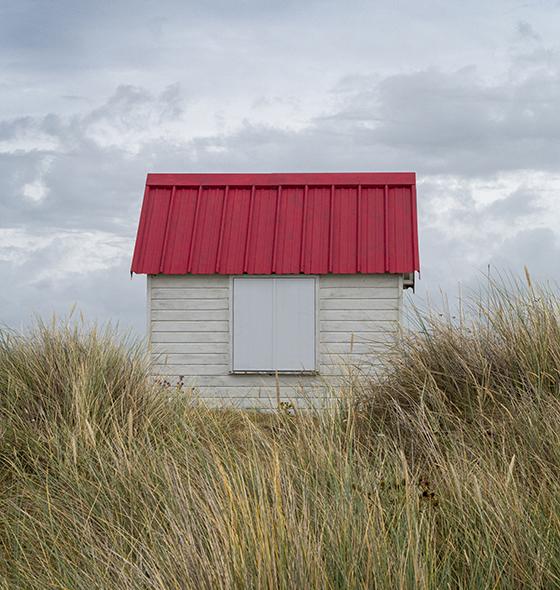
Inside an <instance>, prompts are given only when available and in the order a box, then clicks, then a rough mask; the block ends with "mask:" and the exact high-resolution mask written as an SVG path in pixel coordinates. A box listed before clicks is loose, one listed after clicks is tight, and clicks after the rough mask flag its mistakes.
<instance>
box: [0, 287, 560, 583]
mask: <svg viewBox="0 0 560 590" xmlns="http://www.w3.org/2000/svg"><path fill="white" fill-rule="evenodd" d="M483 301H484V304H483V305H480V304H477V302H476V301H475V302H474V303H473V305H474V306H475V309H474V311H473V313H472V314H471V320H470V321H468V322H467V321H459V322H456V321H452V320H451V319H449V318H448V317H439V316H437V315H431V314H429V313H428V314H420V315H419V316H418V322H419V329H418V330H417V331H414V332H412V333H410V334H407V335H405V336H404V337H403V339H402V342H401V343H400V345H399V349H398V351H397V352H396V354H395V355H394V356H393V357H392V358H391V362H390V364H389V366H388V373H387V374H386V375H385V376H384V377H383V378H382V379H379V380H377V381H376V382H371V381H370V382H359V383H356V384H355V385H354V391H353V395H352V396H350V397H349V398H346V399H344V400H341V402H340V404H339V405H338V406H337V407H335V408H332V409H330V410H329V411H326V412H323V413H321V412H316V413H300V412H298V411H296V413H295V415H289V414H287V413H285V412H281V411H279V412H277V413H275V414H266V415H261V414H256V413H250V412H240V411H228V410H223V411H218V410H213V411H211V410H209V409H206V408H205V407H203V406H202V405H199V404H197V403H196V402H195V401H194V399H193V398H192V396H190V394H189V392H178V391H176V390H174V389H170V388H162V387H160V386H158V385H156V384H153V383H152V382H151V381H150V380H149V378H148V370H149V369H148V366H147V363H146V360H145V358H144V355H143V353H142V349H141V348H140V347H134V346H132V347H131V346H130V345H129V344H128V343H126V342H122V341H120V340H119V339H118V338H117V336H116V335H115V334H114V333H112V332H111V331H103V332H98V331H95V330H90V331H80V330H79V329H77V328H74V327H71V326H68V325H60V324H58V325H54V326H53V325H41V324H40V325H39V326H37V328H36V329H35V331H34V332H33V333H31V334H27V335H25V336H22V335H15V334H4V335H3V337H2V339H1V340H0V587H2V588H5V589H8V588H10V589H12V588H22V589H41V590H43V589H49V588H53V589H54V588H56V589H62V588H65V589H88V590H91V589H97V588H99V589H101V588H119V589H124V590H126V589H133V588H134V589H146V590H147V589H162V590H163V589H187V588H193V589H199V588H200V589H204V588H208V589H210V588H212V589H213V588H290V589H291V588H327V589H335V588H341V589H342V588H391V589H392V588H420V589H422V588H453V589H454V588H553V587H558V586H560V522H559V519H560V478H559V476H560V393H559V386H560V304H559V302H558V300H557V299H556V298H555V296H554V295H553V294H552V293H549V292H546V291H545V290H543V289H540V288H537V287H533V286H529V287H523V288H521V287H520V288H517V289H514V290H513V291H512V289H508V290H505V289H503V288H502V287H498V286H494V287H493V288H492V290H491V293H490V297H489V298H488V299H487V298H486V297H485V298H484V299H483ZM477 305H478V307H476V306H477Z"/></svg>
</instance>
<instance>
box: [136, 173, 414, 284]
mask: <svg viewBox="0 0 560 590" xmlns="http://www.w3.org/2000/svg"><path fill="white" fill-rule="evenodd" d="M415 182H416V179H415V175H414V174H412V173H348V174H346V173H336V174H149V175H148V179H147V182H146V191H145V194H144V202H143V205H142V212H141V215H140V222H139V226H138V234H137V238H136V245H135V249H134V257H133V261H132V269H131V270H132V272H135V273H147V274H159V273H163V274H185V273H193V274H213V273H220V274H243V273H248V274H298V273H304V274H326V273H336V274H353V273H384V272H392V273H408V272H413V271H415V270H419V259H418V229H417V220H416V186H415Z"/></svg>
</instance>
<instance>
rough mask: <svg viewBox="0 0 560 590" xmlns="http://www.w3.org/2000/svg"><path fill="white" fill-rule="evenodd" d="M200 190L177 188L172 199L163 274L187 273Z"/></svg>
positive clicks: (162, 268)
mask: <svg viewBox="0 0 560 590" xmlns="http://www.w3.org/2000/svg"><path fill="white" fill-rule="evenodd" d="M197 197H198V189H196V188H177V189H175V192H174V193H173V195H172V198H171V207H170V210H169V215H168V220H167V230H166V236H167V241H166V243H165V251H164V253H163V254H164V258H163V264H162V267H161V272H162V273H164V274H183V273H186V272H187V265H188V263H189V252H190V248H191V243H192V238H193V229H194V218H195V212H196V202H197Z"/></svg>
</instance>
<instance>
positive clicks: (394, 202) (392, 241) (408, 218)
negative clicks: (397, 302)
mask: <svg viewBox="0 0 560 590" xmlns="http://www.w3.org/2000/svg"><path fill="white" fill-rule="evenodd" d="M388 193H389V195H388V208H389V209H388V215H389V228H388V229H389V233H388V235H387V246H388V250H389V268H390V269H391V272H397V273H401V272H409V271H407V270H405V269H407V268H413V266H414V257H413V248H412V241H411V239H410V236H411V235H412V233H413V232H412V207H411V199H410V190H408V189H404V188H399V187H396V188H390V189H389V190H388Z"/></svg>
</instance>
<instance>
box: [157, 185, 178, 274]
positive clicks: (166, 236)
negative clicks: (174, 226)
mask: <svg viewBox="0 0 560 590" xmlns="http://www.w3.org/2000/svg"><path fill="white" fill-rule="evenodd" d="M175 189H176V187H175V186H173V187H172V188H171V195H170V196H169V208H168V209H167V218H166V220H165V230H164V234H163V245H162V247H161V256H160V259H159V272H160V273H162V272H163V262H164V260H165V254H166V252H167V242H168V240H169V225H170V223H171V212H172V211H173V200H174V198H175Z"/></svg>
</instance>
